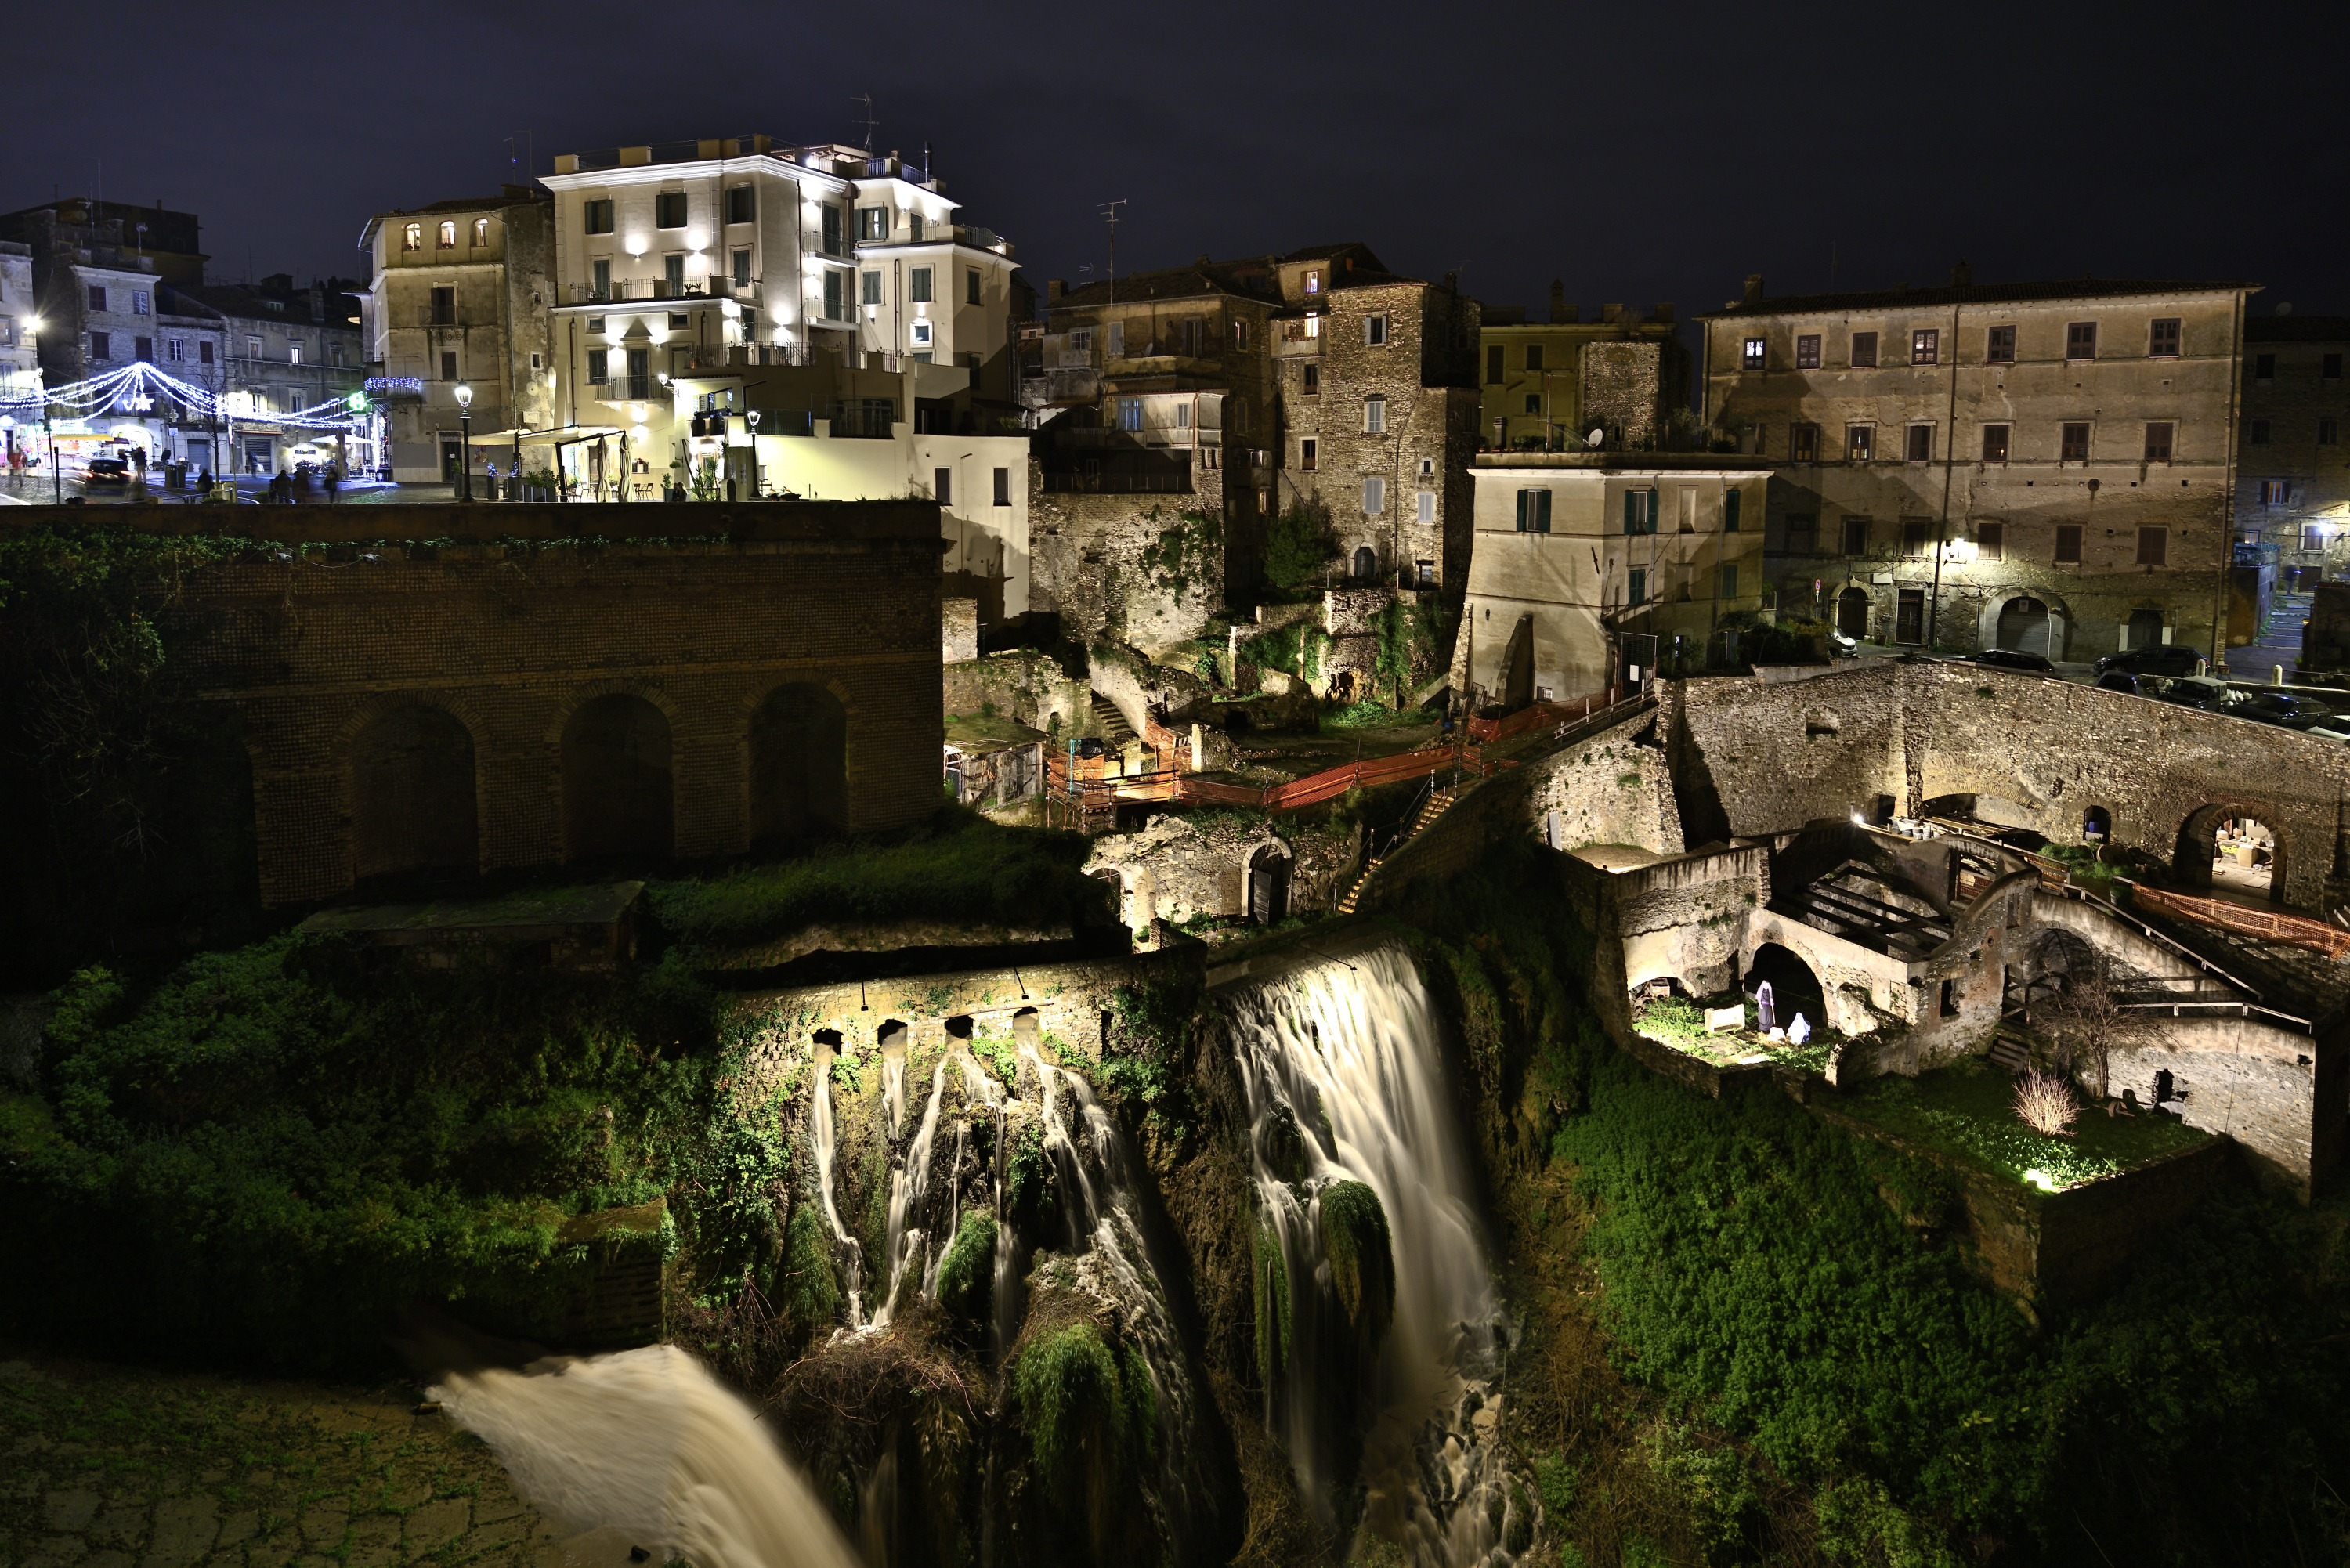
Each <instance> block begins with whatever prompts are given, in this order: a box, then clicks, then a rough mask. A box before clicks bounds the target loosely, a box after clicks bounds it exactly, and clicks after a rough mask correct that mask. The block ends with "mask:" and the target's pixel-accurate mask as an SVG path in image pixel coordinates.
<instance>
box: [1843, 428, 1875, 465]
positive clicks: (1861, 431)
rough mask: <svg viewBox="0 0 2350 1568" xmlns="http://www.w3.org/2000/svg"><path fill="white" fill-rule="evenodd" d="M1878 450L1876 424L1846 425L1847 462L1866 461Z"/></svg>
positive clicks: (1845, 447) (1845, 453)
mask: <svg viewBox="0 0 2350 1568" xmlns="http://www.w3.org/2000/svg"><path fill="white" fill-rule="evenodd" d="M1876 450H1877V427H1876V426H1875V425H1846V427H1845V431H1844V455H1845V461H1846V462H1868V461H1869V459H1870V458H1871V457H1872V456H1873V455H1875V453H1876Z"/></svg>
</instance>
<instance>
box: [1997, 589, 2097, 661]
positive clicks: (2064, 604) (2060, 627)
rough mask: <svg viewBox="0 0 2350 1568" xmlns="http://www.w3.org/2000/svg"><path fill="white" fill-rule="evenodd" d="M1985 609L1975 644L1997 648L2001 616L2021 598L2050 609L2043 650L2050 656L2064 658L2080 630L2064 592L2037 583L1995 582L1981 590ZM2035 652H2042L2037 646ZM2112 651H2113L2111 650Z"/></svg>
mask: <svg viewBox="0 0 2350 1568" xmlns="http://www.w3.org/2000/svg"><path fill="white" fill-rule="evenodd" d="M1982 596H1983V597H1982V609H1981V612H1980V613H1979V614H1978V616H1977V618H1976V620H1975V646H1976V647H1977V648H1998V647H2001V646H2002V644H2001V642H2000V640H1999V625H2000V617H2001V615H2002V614H2003V613H2004V612H2005V611H2006V609H2007V607H2008V606H2009V605H2011V604H2013V603H2014V602H2016V601H2017V600H2019V599H2037V600H2038V601H2039V602H2040V603H2041V604H2043V605H2044V606H2046V607H2047V609H2048V634H2047V644H2046V647H2045V649H2044V651H2045V652H2046V653H2047V655H2048V657H2049V658H2051V659H2062V658H2064V656H2065V653H2066V651H2067V649H2068V648H2069V646H2070V644H2071V642H2072V639H2073V634H2074V632H2076V631H2078V630H2079V629H2080V627H2081V620H2080V618H2079V617H2078V616H2077V615H2075V614H2074V612H2073V606H2072V604H2071V602H2070V601H2068V600H2067V599H2066V598H2065V597H2064V595H2062V594H2054V593H2050V592H2049V591H2048V590H2047V589H2046V588H2044V587H2038V586H2036V585H2034V586H2032V587H2025V586H2023V585H2021V584H2017V585H2012V586H2009V585H1993V586H1991V587H1986V588H1984V589H1983V590H1982ZM2033 651H2043V650H2042V649H2034V650H2033ZM2108 651H2110V650H2108Z"/></svg>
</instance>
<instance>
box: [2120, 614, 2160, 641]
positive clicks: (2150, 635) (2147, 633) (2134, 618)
mask: <svg viewBox="0 0 2350 1568" xmlns="http://www.w3.org/2000/svg"><path fill="white" fill-rule="evenodd" d="M2161 641H2162V612H2161V611H2160V610H2158V609H2134V610H2132V611H2130V618H2129V628H2128V630H2127V631H2126V634H2125V635H2124V636H2123V638H2122V647H2123V648H2125V649H2132V648H2154V647H2156V646H2158V645H2159V644H2160V643H2161Z"/></svg>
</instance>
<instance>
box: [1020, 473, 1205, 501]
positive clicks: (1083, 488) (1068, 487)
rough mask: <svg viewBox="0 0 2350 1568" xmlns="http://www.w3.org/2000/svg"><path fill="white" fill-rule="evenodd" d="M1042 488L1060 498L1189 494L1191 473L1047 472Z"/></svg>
mask: <svg viewBox="0 0 2350 1568" xmlns="http://www.w3.org/2000/svg"><path fill="white" fill-rule="evenodd" d="M1045 491H1046V492H1047V493H1054V494H1062V495H1189V494H1191V470H1189V469H1185V470H1184V471H1183V472H1180V473H1047V474H1045Z"/></svg>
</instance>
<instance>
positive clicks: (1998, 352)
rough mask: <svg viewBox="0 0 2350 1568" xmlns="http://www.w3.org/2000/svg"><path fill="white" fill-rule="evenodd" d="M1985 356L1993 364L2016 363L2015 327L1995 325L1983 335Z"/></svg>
mask: <svg viewBox="0 0 2350 1568" xmlns="http://www.w3.org/2000/svg"><path fill="white" fill-rule="evenodd" d="M1983 358H1985V359H1986V360H1988V361H1989V362H1990V363H1991V364H1993V365H2012V364H2014V363H2015V328H2014V327H1992V328H1991V330H1990V331H1989V332H1988V333H1986V334H1984V337H1983Z"/></svg>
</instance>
